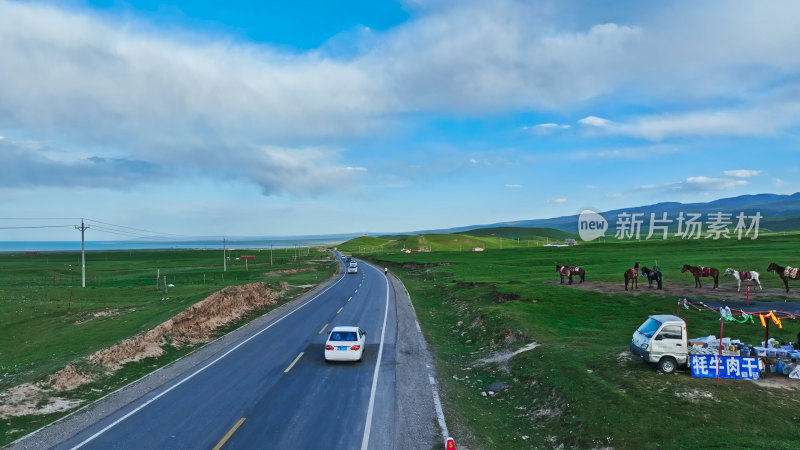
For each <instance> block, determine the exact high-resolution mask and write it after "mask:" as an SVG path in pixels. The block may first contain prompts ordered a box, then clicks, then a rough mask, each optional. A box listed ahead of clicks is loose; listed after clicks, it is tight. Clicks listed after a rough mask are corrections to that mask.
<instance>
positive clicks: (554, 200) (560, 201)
mask: <svg viewBox="0 0 800 450" xmlns="http://www.w3.org/2000/svg"><path fill="white" fill-rule="evenodd" d="M566 202H567V198H566V197H558V198H551V199H550V200H548V201H547V203H566Z"/></svg>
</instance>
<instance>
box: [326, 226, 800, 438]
mask: <svg viewBox="0 0 800 450" xmlns="http://www.w3.org/2000/svg"><path fill="white" fill-rule="evenodd" d="M799 238H800V236H798V235H797V234H788V235H763V236H761V237H760V238H759V239H758V240H743V241H735V240H732V241H731V240H720V241H713V240H700V241H683V240H680V239H674V238H673V239H668V240H665V241H661V240H658V241H646V242H630V241H629V242H623V243H605V244H592V245H581V246H577V247H560V248H552V247H549V248H545V247H531V248H526V247H520V248H512V249H504V250H491V249H489V250H487V251H485V252H481V253H475V252H459V251H457V249H456V251H432V252H430V253H414V254H403V253H399V252H391V253H388V252H387V253H377V252H376V253H364V254H361V255H359V256H360V257H363V258H367V259H372V260H373V261H375V262H377V263H378V264H380V266H381V267H383V266H388V267H389V268H390V270H391V271H393V272H394V273H395V274H397V275H398V276H399V277H400V278H401V279H402V280H403V282H404V283H405V285H406V287H407V288H408V289H409V291H410V293H411V295H412V298H413V301H414V305H415V307H416V309H417V315H418V317H419V320H420V322H421V325H422V329H423V332H424V334H425V336H426V339H427V341H428V343H429V346H430V347H431V350H432V351H433V353H434V358H435V359H436V361H437V369H438V371H439V379H440V380H441V382H442V383H443V385H442V388H443V393H444V399H443V401H444V404H445V410H446V414H447V417H448V422H449V425H450V428H451V430H450V431H451V434H452V435H453V436H455V437H456V440H457V442H459V441H460V442H461V443H462V445H466V446H468V447H469V448H473V449H475V448H487V449H495V448H557V447H559V446H561V445H563V446H564V447H566V448H610V447H613V448H698V447H699V448H709V447H720V448H796V445H797V442H798V441H800V427H798V426H797V422H798V420H800V390H797V389H781V388H769V387H765V383H759V384H757V383H753V382H747V381H734V380H723V381H722V382H721V384H720V386H716V384H715V380H712V379H698V378H692V377H690V376H689V375H688V374H686V373H680V374H677V375H661V374H659V373H657V372H656V371H655V370H654V368H653V367H651V366H648V365H645V364H644V363H642V362H640V361H638V360H634V359H633V358H631V357H630V355H629V353H628V343H629V342H630V339H631V335H632V333H633V331H634V330H635V329H636V327H637V326H639V325H640V324H641V323H642V322H643V321H644V319H645V318H646V317H647V316H648V315H651V314H674V313H675V312H676V309H677V308H676V307H677V298H676V297H674V296H666V295H659V294H656V293H650V292H648V293H644V294H641V295H636V296H634V295H630V294H626V293H625V292H624V291H623V287H622V283H621V276H622V272H623V271H624V270H625V269H626V268H629V267H631V265H632V264H633V262H634V261H640V262H642V263H644V264H646V265H651V264H654V263H655V262H656V261H657V263H658V264H660V265H662V266H663V268H664V276H665V283H666V284H670V283H672V284H684V285H689V286H693V284H694V281H693V279H692V278H691V276H690V275H688V274H681V273H680V267H681V266H682V265H683V264H697V265H699V264H702V265H714V266H717V267H721V268H722V270H724V267H727V266H731V267H737V268H747V269H752V270H760V271H762V283H763V284H764V289H766V290H772V291H773V292H776V293H778V292H781V284H782V283H781V281H780V280H779V279H778V277H777V276H775V275H774V274H770V273H766V270H765V269H766V266H767V265H768V264H769V263H770V262H771V261H776V262H778V263H783V264H791V265H797V264H798V263H800V261H798V250H800V239H799ZM350 244H351V243H348V244H347V245H344V246H340V248H342V247H344V248H347V247H348V246H349V245H350ZM451 248H452V247H451ZM555 262H559V263H563V264H571V265H580V266H582V267H584V268H585V269H586V272H587V280H592V281H605V282H609V283H615V284H616V285H617V286H618V289H619V291H618V292H612V293H607V294H601V293H595V292H587V291H582V290H578V289H573V288H570V287H568V286H562V285H559V284H558V282H557V281H555V282H554V280H557V276H556V273H555V268H554V263H555ZM720 281H721V283H723V284H725V283H727V284H733V283H734V282H733V280H731V279H729V278H728V279H727V280H726V279H725V278H721V280H720ZM642 289H645V290H646V289H647V288H646V287H644V288H643V287H641V286H640V289H639V290H640V291H641V290H642ZM794 289H800V282H799V283H796V284H795V286H794ZM709 290H710V289H709V288H703V289H699V290H698V291H697V297H698V298H703V293H704V292H708V291H709ZM681 314H682V316H683V317H685V318H686V319H687V322H688V324H689V331H690V335H691V336H692V337H699V336H705V335H709V334H718V333H719V320H718V316H717V315H716V314H714V313H712V312H699V311H694V310H691V311H687V310H683V309H681ZM756 322H757V324H756V325H753V324H749V323H748V324H732V325H728V326H726V335H727V336H731V337H733V338H738V339H741V340H742V341H744V342H749V343H757V342H760V341H761V340H762V339H763V336H764V329H763V328H762V327H761V325H760V324H758V321H756ZM798 331H800V323H798V322H796V321H792V320H786V321H784V327H783V329H779V330H776V329H773V330H772V335H773V337H774V336H777V337H780V338H782V339H784V340H794V336H795V335H796V334H797V332H798ZM530 342H536V343H538V344H539V346H538V347H536V348H534V349H533V350H530V351H526V352H523V353H520V354H518V355H516V356H514V357H513V358H511V359H510V360H508V362H507V365H506V364H503V363H488V364H482V363H480V360H481V359H482V358H488V357H492V356H497V355H502V353H503V352H504V351H510V350H515V349H518V348H520V347H522V346H523V345H525V344H528V343H530ZM782 378H783V379H784V380H788V379H786V378H785V377H782ZM496 381H502V382H504V383H507V384H508V386H509V388H508V389H507V390H500V391H499V392H498V393H497V394H496V395H494V396H491V395H489V394H488V392H487V391H488V388H487V386H488V385H489V384H490V383H493V382H496ZM763 381H765V382H767V383H769V382H775V381H780V380H778V376H777V375H773V376H771V377H769V376H768V377H767V378H766V379H765V380H763ZM795 383H796V386H797V387H800V381H796V382H795ZM787 384H788V383H787ZM482 393H485V395H484V394H482Z"/></svg>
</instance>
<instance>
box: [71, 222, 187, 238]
mask: <svg viewBox="0 0 800 450" xmlns="http://www.w3.org/2000/svg"><path fill="white" fill-rule="evenodd" d="M86 221H88V222H96V223H101V224H103V225H108V226H112V227H116V228H125V229H128V230H134V231H141V232H144V233H150V234H159V235H164V236H174V237H186V236H185V235H181V234H173V233H162V232H160V231H152V230H145V229H142V228H134V227H126V226H124V225H116V224H113V223H108V222H103V221H100V220H97V219H86Z"/></svg>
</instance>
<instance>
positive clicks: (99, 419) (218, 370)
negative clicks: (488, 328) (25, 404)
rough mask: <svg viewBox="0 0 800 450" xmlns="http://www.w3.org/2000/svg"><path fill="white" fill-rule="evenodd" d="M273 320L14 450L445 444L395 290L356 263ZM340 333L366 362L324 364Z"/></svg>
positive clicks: (425, 365)
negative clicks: (355, 268)
mask: <svg viewBox="0 0 800 450" xmlns="http://www.w3.org/2000/svg"><path fill="white" fill-rule="evenodd" d="M398 297H400V298H399V301H398ZM270 316H271V317H269V316H268V317H265V318H264V320H263V321H262V322H263V323H257V324H253V325H251V326H250V327H249V328H250V329H247V330H242V331H240V332H239V333H238V334H239V335H240V336H235V337H230V338H228V339H226V340H222V341H221V342H219V343H215V345H211V346H209V347H216V348H213V349H211V348H209V349H205V350H204V351H201V352H198V353H197V354H196V355H193V357H190V358H187V361H181V362H179V363H177V364H175V365H174V366H175V367H172V368H169V369H166V370H165V371H164V373H160V374H159V373H157V374H154V375H153V376H152V377H149V378H153V379H154V380H148V379H146V380H143V381H142V382H141V383H139V384H141V386H136V385H134V386H130V387H129V388H127V389H126V390H123V391H122V392H119V393H116V394H114V395H112V396H110V397H109V398H107V399H105V400H104V401H102V402H98V404H96V405H93V406H92V407H89V408H86V409H85V410H83V411H81V412H80V413H78V414H76V415H73V416H70V417H69V418H67V419H65V420H62V421H60V422H59V423H56V424H54V425H52V426H51V427H47V428H45V429H43V430H41V431H40V432H38V433H35V434H34V435H31V436H29V437H27V438H25V439H23V440H21V441H18V442H17V443H15V444H14V447H18V448H48V447H54V448H59V449H61V448H63V449H68V448H97V449H100V448H102V449H109V448H119V449H124V448H137V449H138V448H192V449H200V448H209V449H210V448H215V447H220V446H221V448H225V449H228V448H230V449H233V448H248V449H250V448H264V449H272V448H274V449H287V448H288V449H305V448H309V449H310V448H314V449H317V448H326V449H356V448H361V449H367V448H369V449H388V448H431V447H432V446H433V445H435V444H436V443H437V442H441V441H440V433H441V430H440V429H437V427H436V426H435V425H434V423H436V414H435V411H434V401H433V398H432V394H431V386H430V384H429V383H428V379H429V375H430V374H432V365H431V363H430V357H429V355H428V354H427V350H426V348H425V344H424V340H423V339H422V336H421V333H419V328H418V327H416V326H415V325H416V319H415V317H414V313H413V308H412V307H411V304H410V302H409V301H408V298H407V295H406V294H405V290H404V289H402V285H400V284H399V282H398V281H397V280H395V279H393V278H392V277H391V276H389V277H386V276H385V275H384V273H383V271H382V270H379V269H377V268H375V267H372V266H370V265H368V264H366V263H363V262H359V273H358V274H349V275H348V274H344V273H342V274H340V275H338V276H337V277H336V278H334V279H333V280H331V282H329V283H328V284H327V285H326V286H323V287H321V288H319V289H317V291H316V292H315V293H314V294H313V295H309V296H306V297H304V298H302V299H299V300H298V301H295V302H293V303H292V304H291V305H290V306H289V307H286V308H282V310H281V311H279V312H275V313H274V314H270ZM337 325H357V326H359V327H361V328H362V329H364V330H366V331H367V333H368V334H367V344H366V353H365V355H364V358H363V361H362V362H360V363H326V362H325V361H324V357H323V344H324V342H325V339H326V337H327V332H328V331H329V330H330V329H331V328H332V327H334V326H337ZM398 328H399V329H400V330H402V331H401V333H398ZM398 338H399V341H400V345H399V346H398ZM226 341H227V342H226ZM398 348H401V349H402V351H401V352H398ZM398 355H399V358H398ZM192 359H194V361H191V360H192ZM398 360H400V361H401V363H398ZM398 378H399V379H400V380H401V381H402V383H400V384H398V383H397V382H396V381H397V380H398ZM430 379H433V378H430ZM156 385H157V386H156ZM125 391H129V392H127V393H126V392H125Z"/></svg>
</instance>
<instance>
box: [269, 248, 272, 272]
mask: <svg viewBox="0 0 800 450" xmlns="http://www.w3.org/2000/svg"><path fill="white" fill-rule="evenodd" d="M269 265H270V266H271V265H272V243H270V244H269Z"/></svg>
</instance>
